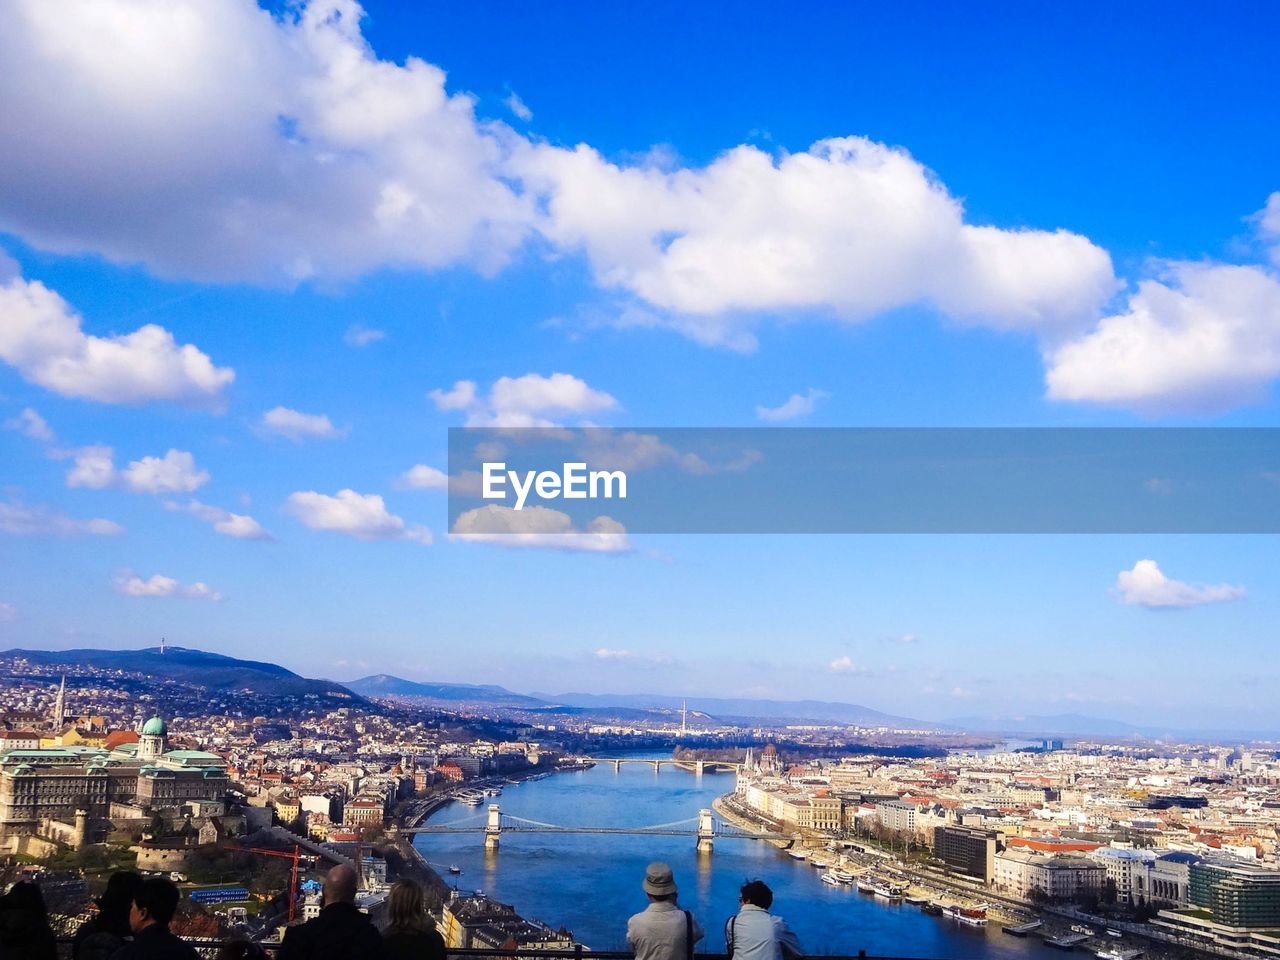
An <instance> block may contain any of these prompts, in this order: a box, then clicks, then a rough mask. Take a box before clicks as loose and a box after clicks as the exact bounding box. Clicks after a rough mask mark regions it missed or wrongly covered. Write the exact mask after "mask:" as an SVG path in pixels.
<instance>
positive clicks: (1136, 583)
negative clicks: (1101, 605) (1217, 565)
mask: <svg viewBox="0 0 1280 960" xmlns="http://www.w3.org/2000/svg"><path fill="white" fill-rule="evenodd" d="M1115 593H1116V595H1117V596H1118V597H1119V599H1120V601H1121V602H1122V603H1131V604H1137V605H1139V606H1143V607H1149V608H1152V609H1159V608H1169V607H1198V606H1201V605H1203V604H1206V603H1223V602H1226V601H1228V600H1240V599H1243V598H1244V597H1245V596H1246V591H1245V588H1244V587H1234V586H1231V585H1229V584H1225V583H1223V584H1219V585H1218V586H1209V585H1205V584H1190V583H1184V582H1182V581H1181V580H1172V579H1170V578H1169V577H1167V576H1165V574H1164V572H1163V571H1162V570H1161V569H1160V567H1159V565H1158V564H1157V563H1156V562H1155V561H1154V560H1139V561H1138V562H1137V563H1135V564H1134V565H1133V569H1132V570H1122V571H1120V574H1119V575H1118V576H1117V577H1116V585H1115Z"/></svg>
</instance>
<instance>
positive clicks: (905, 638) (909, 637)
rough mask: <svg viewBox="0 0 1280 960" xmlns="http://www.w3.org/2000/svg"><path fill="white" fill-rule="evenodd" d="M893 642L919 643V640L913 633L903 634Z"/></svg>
mask: <svg viewBox="0 0 1280 960" xmlns="http://www.w3.org/2000/svg"><path fill="white" fill-rule="evenodd" d="M895 642H896V643H901V644H910V643H919V642H920V638H919V637H917V636H916V635H915V634H914V633H904V634H903V635H902V636H900V637H898V638H897V640H896V641H895Z"/></svg>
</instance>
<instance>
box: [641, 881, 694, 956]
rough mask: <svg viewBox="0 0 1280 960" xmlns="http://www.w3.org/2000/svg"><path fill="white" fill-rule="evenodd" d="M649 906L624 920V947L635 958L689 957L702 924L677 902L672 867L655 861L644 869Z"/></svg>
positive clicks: (644, 885)
mask: <svg viewBox="0 0 1280 960" xmlns="http://www.w3.org/2000/svg"><path fill="white" fill-rule="evenodd" d="M643 887H644V892H645V893H646V894H647V895H648V897H649V906H647V907H646V908H645V909H644V910H642V911H641V912H640V913H637V914H636V915H635V916H633V917H632V918H631V919H630V920H628V921H627V946H629V947H630V948H631V949H632V951H633V952H634V953H635V955H636V960H691V958H692V957H693V945H694V944H695V943H697V942H698V941H699V940H701V939H702V937H703V931H702V927H701V926H699V924H698V921H697V920H695V919H694V918H693V914H691V913H689V911H687V910H681V909H680V908H679V906H677V905H676V895H677V894H676V881H675V877H674V876H672V874H671V868H670V867H669V866H667V865H666V864H665V863H661V862H654V863H651V864H649V866H647V867H646V868H645V871H644V884H643Z"/></svg>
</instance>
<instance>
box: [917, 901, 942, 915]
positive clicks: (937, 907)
mask: <svg viewBox="0 0 1280 960" xmlns="http://www.w3.org/2000/svg"><path fill="white" fill-rule="evenodd" d="M920 909H922V910H923V911H924V912H925V913H927V914H928V915H929V916H931V917H940V916H942V906H941V904H937V903H934V902H933V901H932V900H930V901H928V902H927V903H925V905H924V906H923V907H921V908H920Z"/></svg>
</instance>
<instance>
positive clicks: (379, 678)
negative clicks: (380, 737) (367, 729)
mask: <svg viewBox="0 0 1280 960" xmlns="http://www.w3.org/2000/svg"><path fill="white" fill-rule="evenodd" d="M347 687H348V689H350V690H353V691H355V692H356V693H358V694H360V695H361V696H362V697H414V698H417V699H422V700H430V701H432V702H433V703H442V704H451V705H453V706H455V707H456V706H457V705H458V704H459V703H483V704H491V705H493V706H500V707H516V708H523V709H528V710H537V709H540V708H543V707H548V706H550V704H548V703H546V702H545V701H542V700H539V699H537V698H536V697H527V696H524V695H523V694H519V693H512V692H511V691H510V690H507V689H505V688H504V687H497V686H494V685H493V684H475V683H418V682H417V681H414V680H405V679H404V678H403V677H393V676H391V675H390V674H388V673H378V674H374V675H373V676H371V677H361V678H360V679H359V680H352V681H351V682H350V683H348V684H347Z"/></svg>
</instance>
